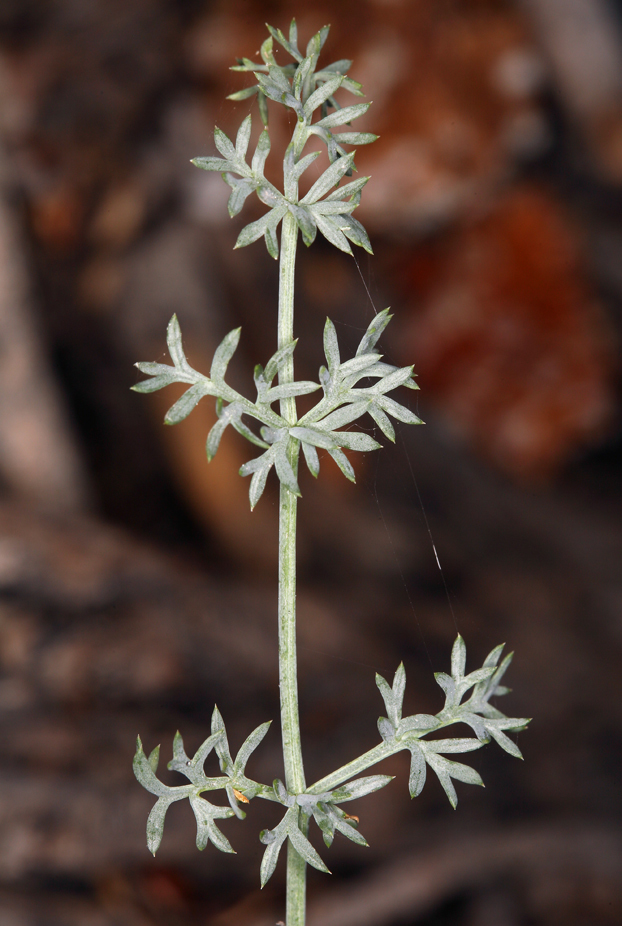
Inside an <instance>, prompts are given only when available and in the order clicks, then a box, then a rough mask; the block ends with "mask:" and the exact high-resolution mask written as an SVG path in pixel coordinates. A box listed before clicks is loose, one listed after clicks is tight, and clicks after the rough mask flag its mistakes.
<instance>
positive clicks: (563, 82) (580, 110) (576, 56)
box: [523, 0, 622, 183]
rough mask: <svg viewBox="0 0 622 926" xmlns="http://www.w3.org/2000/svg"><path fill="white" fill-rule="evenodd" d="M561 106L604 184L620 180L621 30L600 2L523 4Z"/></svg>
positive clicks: (539, 0)
mask: <svg viewBox="0 0 622 926" xmlns="http://www.w3.org/2000/svg"><path fill="white" fill-rule="evenodd" d="M523 3H524V5H525V7H526V8H527V9H528V10H529V11H530V12H531V14H532V17H533V22H534V25H535V28H536V32H537V34H538V36H539V39H540V42H541V44H542V47H543V48H544V50H545V52H546V54H547V55H548V57H549V59H550V61H551V64H552V66H553V69H554V71H555V77H556V88H557V91H558V93H559V95H560V97H561V99H562V101H563V104H564V106H565V107H566V109H567V111H568V112H569V113H570V115H571V116H572V118H573V119H574V121H575V123H576V124H577V126H578V127H579V129H580V131H581V133H582V135H583V138H584V141H585V142H586V144H587V146H588V148H590V149H591V150H592V152H593V155H594V157H595V160H596V163H597V165H598V167H599V169H600V171H601V172H602V173H603V174H604V176H605V177H606V178H607V179H608V180H612V181H614V182H616V183H620V182H622V31H621V30H620V28H619V25H618V23H617V22H616V20H615V18H614V16H613V12H612V8H611V7H612V5H610V4H609V3H607V2H605V0H523Z"/></svg>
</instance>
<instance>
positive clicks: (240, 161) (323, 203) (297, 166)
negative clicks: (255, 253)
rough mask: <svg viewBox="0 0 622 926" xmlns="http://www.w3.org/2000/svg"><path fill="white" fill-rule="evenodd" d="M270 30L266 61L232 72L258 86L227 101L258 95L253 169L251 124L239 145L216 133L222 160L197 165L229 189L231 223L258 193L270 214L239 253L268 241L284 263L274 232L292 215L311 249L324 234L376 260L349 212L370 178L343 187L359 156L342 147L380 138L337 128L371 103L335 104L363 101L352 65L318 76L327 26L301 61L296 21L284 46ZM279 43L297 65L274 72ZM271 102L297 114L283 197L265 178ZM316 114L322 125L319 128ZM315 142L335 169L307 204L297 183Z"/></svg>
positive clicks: (243, 235) (247, 234) (245, 235)
mask: <svg viewBox="0 0 622 926" xmlns="http://www.w3.org/2000/svg"><path fill="white" fill-rule="evenodd" d="M268 30H269V32H270V36H269V37H268V38H267V39H266V41H265V42H264V43H263V45H262V46H261V52H260V54H261V61H260V62H253V61H250V60H249V59H248V58H241V59H239V61H238V63H237V64H236V65H234V66H233V68H232V70H234V71H242V72H248V73H252V74H253V75H254V77H255V78H256V80H257V83H256V84H254V85H253V86H251V87H247V88H245V89H244V90H240V91H238V92H237V93H232V94H231V95H230V96H229V99H230V100H245V99H248V98H249V97H251V96H255V95H257V99H258V103H259V111H260V114H261V117H262V120H263V122H264V126H265V128H264V130H263V131H262V132H261V134H260V136H259V139H258V141H257V145H256V148H255V152H254V154H253V157H252V160H251V163H250V164H248V162H247V159H246V156H247V151H248V146H249V142H250V137H251V117H250V116H247V117H246V118H245V119H244V121H243V122H242V125H241V126H240V128H239V131H238V134H237V137H236V140H235V144H234V143H233V142H232V141H231V139H229V138H227V136H226V135H225V133H224V132H222V131H221V129H219V128H216V129H215V130H214V143H215V145H216V148H217V150H218V152H219V154H220V155H221V156H220V157H198V158H194V159H193V161H192V163H193V164H195V165H196V166H197V167H200V168H202V169H203V170H211V171H218V172H219V173H220V174H222V177H223V179H224V180H225V182H226V183H228V185H229V186H230V187H231V195H230V196H229V206H228V207H229V215H230V216H231V217H233V216H234V215H237V214H238V213H239V212H240V211H241V209H242V207H243V205H244V203H245V201H246V198H247V197H248V196H250V194H251V193H253V192H254V193H256V194H257V196H258V197H259V199H260V200H261V202H262V203H264V205H266V206H269V207H270V208H269V211H268V212H266V214H265V215H263V216H262V217H261V218H260V219H257V220H256V221H255V222H251V223H250V224H249V225H246V226H245V227H244V228H243V229H242V231H241V232H240V234H239V236H238V239H237V242H236V245H235V246H236V247H237V248H241V247H246V245H249V244H252V243H253V242H254V241H257V240H258V239H259V238H264V240H265V243H266V247H267V249H268V253H269V254H270V255H271V256H272V257H274V258H275V259H276V258H277V257H278V256H279V244H278V240H277V236H276V231H277V228H278V226H279V223H280V222H281V220H282V219H283V218H284V216H285V215H286V214H287V213H288V212H289V213H291V215H293V216H294V218H295V220H296V223H297V225H298V228H299V229H300V231H301V234H302V239H303V241H304V243H305V244H306V245H307V246H308V245H310V244H312V243H313V241H314V240H315V237H316V234H317V232H318V229H319V231H320V232H321V234H322V235H323V236H324V237H325V238H326V240H327V241H330V242H331V244H334V245H335V247H337V248H339V249H340V250H341V251H345V252H346V253H348V254H351V253H352V249H351V247H350V243H352V244H356V245H358V246H359V247H362V248H364V249H365V250H366V251H368V252H369V253H370V254H371V253H372V251H371V245H370V242H369V237H368V235H367V232H366V231H365V229H364V228H363V226H362V225H361V223H360V222H358V221H357V220H356V219H355V218H353V217H352V212H353V211H354V210H355V209H356V207H357V206H358V204H359V202H360V198H361V190H362V189H363V187H364V186H365V184H366V183H367V181H368V180H369V177H361V178H360V179H358V180H355V181H353V182H351V183H346V184H345V185H344V186H342V187H338V184H339V183H340V181H341V179H342V178H343V177H344V176H346V175H347V176H351V175H352V172H353V170H354V169H355V166H354V152H350V153H348V152H347V151H346V149H345V148H344V145H368V144H370V142H373V141H375V140H376V138H377V137H378V136H377V135H373V134H372V133H371V132H352V131H339V128H340V127H344V126H347V127H349V126H350V124H351V123H352V122H353V121H354V120H355V119H358V118H359V116H362V115H363V114H364V113H366V112H367V110H368V109H369V106H370V104H369V103H356V104H354V105H350V106H346V107H341V106H340V104H339V103H338V102H337V100H336V98H335V94H336V93H337V91H339V90H347V91H348V92H350V93H352V94H354V95H355V96H362V95H363V94H362V91H361V85H360V84H359V83H358V81H355V80H352V79H351V78H350V77H348V76H347V71H348V69H349V68H350V67H351V65H352V62H351V61H348V60H345V59H343V60H340V61H334V62H333V63H332V64H329V65H327V66H326V67H322V68H320V69H318V59H319V56H320V51H321V50H322V46H323V45H324V42H325V41H326V38H327V36H328V31H329V27H328V26H324V28H323V29H320V31H319V32H318V33H316V35H314V36H313V37H312V38H311V39H310V41H309V43H308V44H307V47H306V51H305V53H304V55H303V54H302V52H301V51H300V49H299V48H298V30H297V27H296V21H295V20H292V23H291V26H290V32H289V38H285V36H284V34H283V33H282V32H281V30H280V29H274V28H273V27H272V26H268ZM274 41H276V42H278V43H279V44H280V45H281V46H282V48H283V49H284V50H285V51H286V52H287V54H289V55H290V56H291V57H292V58H293V59H294V60H293V62H292V63H291V64H286V65H279V64H277V62H276V60H275V58H274V53H273V48H274ZM267 100H271V101H273V102H276V103H280V104H282V105H284V106H286V107H287V108H289V109H292V110H293V111H294V112H295V114H296V127H295V129H294V134H293V137H292V141H291V144H290V145H289V146H288V148H287V151H286V152H285V157H284V160H283V177H284V184H283V192H281V191H280V190H278V189H277V187H275V186H274V184H272V183H271V182H270V181H269V180H267V179H266V177H265V175H264V168H265V163H266V158H267V157H268V154H269V152H270V136H269V134H268V129H267V125H268V104H267ZM318 110H319V116H320V118H319V119H316V121H315V122H314V121H313V118H314V116H315V114H316V113H317V112H318ZM329 110H331V112H329ZM335 130H337V131H335ZM311 138H318V139H320V141H321V142H323V143H324V144H325V145H326V149H327V151H328V156H329V160H330V166H329V167H328V169H327V170H325V171H324V173H323V174H322V176H321V177H320V178H319V179H318V180H317V181H316V182H315V183H314V184H313V186H312V187H311V189H310V190H309V192H308V193H307V194H306V196H304V197H303V198H302V199H300V198H299V195H298V181H299V180H300V177H301V176H302V174H303V173H304V171H305V170H307V168H308V167H310V165H311V164H312V163H313V162H314V161H315V159H316V158H317V156H318V155H319V152H318V151H312V152H311V153H309V154H306V155H304V157H303V150H304V148H305V145H306V144H307V142H308V141H309V139H311ZM335 187H338V188H337V189H335Z"/></svg>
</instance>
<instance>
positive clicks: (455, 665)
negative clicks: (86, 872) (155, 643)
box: [134, 636, 529, 887]
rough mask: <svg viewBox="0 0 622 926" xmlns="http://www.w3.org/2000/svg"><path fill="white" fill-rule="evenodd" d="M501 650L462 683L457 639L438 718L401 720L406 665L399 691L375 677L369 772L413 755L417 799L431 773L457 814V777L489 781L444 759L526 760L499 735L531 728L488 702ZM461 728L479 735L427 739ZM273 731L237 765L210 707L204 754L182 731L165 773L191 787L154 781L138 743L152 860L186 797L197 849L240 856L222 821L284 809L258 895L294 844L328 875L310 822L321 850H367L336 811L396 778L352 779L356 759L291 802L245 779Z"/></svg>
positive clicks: (271, 834)
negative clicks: (252, 806) (152, 798)
mask: <svg viewBox="0 0 622 926" xmlns="http://www.w3.org/2000/svg"><path fill="white" fill-rule="evenodd" d="M502 650H503V646H497V647H495V649H493V650H492V652H491V653H490V654H489V655H488V657H487V658H486V660H485V661H484V665H483V667H482V668H481V669H477V670H476V671H475V672H471V673H470V674H469V675H465V674H464V669H465V661H466V649H465V646H464V641H463V640H462V637H460V636H458V638H457V639H456V642H455V643H454V646H453V650H452V661H451V674H450V675H446V674H445V673H437V675H436V679H437V681H438V683H439V684H440V685H441V687H442V689H443V691H444V692H445V696H446V700H445V705H444V707H443V708H442V710H440V711H439V712H438V714H436V715H431V714H414V715H412V716H410V717H402V703H403V700H404V690H405V687H406V672H405V670H404V666H403V665H400V666H399V668H398V670H397V672H396V673H395V677H394V679H393V685H389V684H388V682H386V681H385V679H384V678H382V676H380V675H377V676H376V684H377V685H378V688H379V689H380V693H381V695H382V698H383V700H384V703H385V708H386V711H387V716H386V717H380V718H379V720H378V729H379V731H380V735H381V737H382V743H381V744H380V745H379V746H378V747H377V748H376V749H375V750H371V751H370V753H369V754H367V755H369V756H370V758H369V760H368V761H367V766H366V767H369V766H371V765H373V764H375V763H376V762H378V761H380V760H381V759H383V758H385V757H387V756H390V755H393V754H394V753H396V752H400V751H402V750H408V751H409V752H410V754H411V769H410V778H409V790H410V795H411V797H416V796H417V795H418V794H420V793H421V790H422V788H423V786H424V784H425V779H426V768H427V766H428V765H429V766H430V768H432V769H433V770H434V772H435V773H436V775H437V776H438V779H439V781H440V783H441V785H442V786H443V788H444V789H445V792H446V794H447V797H448V798H449V801H450V803H451V805H452V807H456V805H457V803H458V798H457V795H456V789H455V787H454V785H453V782H452V779H454V780H457V781H463V782H466V783H467V784H479V785H481V784H483V782H482V780H481V778H480V776H479V774H478V773H477V772H476V771H475V769H473V768H471V767H470V766H468V765H463V764H462V763H460V762H454V761H451V760H449V759H446V758H445V755H446V754H456V753H463V752H472V751H473V750H475V749H479V748H480V747H481V746H484V745H486V743H488V742H489V741H490V739H491V738H493V739H495V740H497V742H498V743H499V745H500V746H501V747H502V748H503V749H505V750H506V752H509V753H510V755H513V756H517V757H519V758H520V757H521V754H520V751H519V749H518V747H517V745H516V743H514V741H513V740H511V739H509V737H508V736H506V734H505V732H503V731H509V730H511V731H518V730H522V729H524V727H525V726H526V725H527V723H528V722H529V721H528V720H527V718H525V717H506V716H505V714H502V713H501V711H499V710H497V709H496V708H495V707H493V706H492V705H491V704H490V698H491V697H493V696H498V695H502V694H506V693H507V691H508V689H507V688H505V687H503V686H502V685H501V684H500V682H501V679H502V677H503V675H504V673H505V671H506V669H507V668H508V666H509V664H510V662H511V659H512V656H511V654H510V655H509V656H506V658H505V659H504V660H503V661H502V662H501V664H499V658H500V656H501V651H502ZM471 689H473V690H472V693H471V696H470V697H469V699H468V700H467V701H464V700H463V699H464V696H465V695H466V694H467V692H468V691H470V690H471ZM456 723H466V724H469V725H470V726H471V727H472V728H473V730H474V732H475V737H455V738H451V739H429V738H427V737H428V736H429V734H435V733H437V732H438V731H439V730H442V729H444V728H445V727H448V726H450V725H452V724H456ZM269 727H270V724H269V723H263V724H261V725H260V726H259V727H257V728H256V729H255V730H254V731H253V732H252V733H251V734H250V736H248V737H247V739H246V740H245V742H244V743H243V744H242V746H241V748H240V750H239V752H238V754H237V756H236V757H235V759H233V758H232V756H231V752H230V750H229V742H228V739H227V734H226V731H225V724H224V721H223V719H222V717H221V715H220V712H219V711H218V708H214V713H213V715H212V732H211V735H210V736H209V737H208V738H207V739H206V740H205V742H204V743H203V744H202V745H201V746H200V747H199V748H198V750H197V752H196V754H195V755H194V757H193V758H192V759H190V758H189V757H188V756H187V755H186V752H185V749H184V744H183V741H182V738H181V736H180V734H179V733H177V734H176V736H175V740H174V742H173V759H172V761H171V762H169V764H168V768H169V769H172V770H173V771H177V772H180V773H181V774H182V775H184V776H185V777H186V778H188V779H189V781H190V784H189V785H181V786H177V787H171V786H169V785H165V784H163V783H162V782H161V781H160V780H159V779H158V778H157V777H156V772H157V768H158V758H159V749H160V747H159V746H158V747H156V748H155V749H154V750H153V752H152V753H151V755H150V756H149V758H147V756H146V755H145V753H144V751H143V747H142V743H141V741H140V738H139V739H138V744H137V748H136V756H135V758H134V773H135V775H136V778H137V779H138V781H139V782H140V783H141V784H142V785H143V786H144V787H145V788H146V789H147V791H150V792H151V793H152V794H155V795H156V796H157V798H158V800H157V802H156V804H155V805H154V807H153V809H152V811H151V813H150V814H149V819H148V821H147V845H148V847H149V849H150V850H151V852H153V853H154V854H155V852H156V850H157V849H158V847H159V845H160V842H161V840H162V833H163V829H164V818H165V816H166V812H167V810H168V808H169V807H170V805H171V804H172V803H174V802H175V801H179V800H183V799H184V798H188V799H189V801H190V804H191V806H192V809H193V811H194V814H195V817H196V821H197V846H198V848H199V849H204V848H205V846H206V845H207V843H208V842H211V843H212V844H213V845H214V846H215V847H216V848H217V849H220V851H221V852H233V851H234V850H233V848H232V847H231V844H230V843H229V840H228V839H227V838H226V837H225V836H224V835H223V833H222V832H221V831H220V830H219V829H218V827H217V826H216V823H215V821H216V820H221V819H226V818H228V817H233V816H236V817H238V818H239V819H243V818H244V816H245V813H244V811H243V810H242V807H241V806H240V805H241V804H247V803H249V801H251V800H252V799H253V798H255V797H260V798H263V799H264V800H268V801H273V802H276V803H278V804H281V805H283V807H285V808H286V809H285V814H284V816H283V818H282V819H281V821H280V823H278V824H277V826H275V827H274V828H273V829H271V830H263V831H262V832H261V834H260V837H259V838H260V840H261V842H262V843H263V844H264V845H265V846H266V849H265V851H264V856H263V860H262V863H261V873H260V874H261V885H262V887H263V885H264V884H265V883H266V882H267V880H268V879H269V878H270V876H271V875H272V873H273V872H274V869H275V867H276V864H277V860H278V857H279V853H280V850H281V848H282V847H283V845H284V844H285V842H286V841H287V840H288V839H289V840H290V842H291V843H292V844H293V845H294V847H295V849H296V851H297V852H298V853H299V854H300V855H301V856H302V857H303V858H304V859H305V861H306V862H308V863H309V865H312V866H313V867H314V868H317V869H318V870H320V871H326V872H327V871H328V868H327V867H326V865H325V864H324V862H323V861H322V859H321V857H320V856H319V854H318V853H317V851H316V850H315V849H314V847H313V846H312V844H311V843H310V842H309V839H308V837H307V835H306V833H307V829H308V823H309V821H310V819H314V820H315V822H316V823H317V825H318V827H319V829H320V831H321V833H322V836H323V839H324V842H325V844H326V845H327V846H329V847H330V846H331V845H332V842H333V839H334V836H335V832H339V833H341V834H342V835H344V836H346V837H347V838H348V839H350V840H352V841H353V842H356V843H358V844H359V845H361V846H366V845H367V841H366V840H365V838H364V837H363V836H362V835H361V834H360V833H359V831H358V818H357V817H355V816H352V815H350V814H348V813H346V812H345V811H344V810H342V808H341V807H340V806H339V805H340V804H344V803H346V802H347V801H354V800H358V799H359V798H361V797H364V796H366V795H367V794H371V793H373V792H374V791H377V790H378V789H380V788H384V787H385V785H387V784H389V782H390V781H391V780H392V779H391V776H389V775H369V776H366V777H364V778H354V777H353V775H355V774H357V764H358V763H360V760H354V762H352V763H349V766H352V768H351V769H350V767H349V766H348V765H346V766H344V767H343V769H340V770H339V778H340V780H341V782H342V783H341V784H339V785H338V786H336V787H333V788H330V789H328V790H325V791H318V790H317V786H313V785H312V786H310V787H309V788H306V789H305V790H304V791H303V792H301V793H300V794H295V793H292V792H290V791H288V790H287V788H286V787H285V785H284V784H283V782H281V781H280V780H279V779H278V778H277V779H276V780H275V781H274V782H273V783H272V785H264V784H260V783H259V782H257V781H254V780H253V779H252V778H249V777H248V776H247V775H246V764H247V762H248V760H249V758H250V756H251V755H252V753H253V752H254V750H255V749H256V748H257V746H259V744H260V743H261V741H262V740H263V738H264V736H265V735H266V733H267V732H268V729H269ZM212 751H214V752H215V753H216V755H217V757H218V760H219V764H220V771H221V773H222V774H221V775H220V776H216V777H210V776H208V775H207V774H206V773H205V771H204V768H203V766H204V763H205V760H206V758H207V757H208V756H209V754H210V753H211V752H212ZM217 790H223V791H225V793H226V796H227V799H228V803H229V806H227V807H223V806H217V805H214V804H211V803H210V802H209V801H207V800H206V799H205V798H204V797H202V796H201V795H203V794H204V793H205V792H208V791H217Z"/></svg>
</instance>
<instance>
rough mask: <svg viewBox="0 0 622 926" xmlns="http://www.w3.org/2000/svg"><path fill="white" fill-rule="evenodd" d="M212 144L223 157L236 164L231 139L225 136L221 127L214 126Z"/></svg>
mask: <svg viewBox="0 0 622 926" xmlns="http://www.w3.org/2000/svg"><path fill="white" fill-rule="evenodd" d="M214 144H215V145H216V147H217V148H218V150H219V151H220V153H221V154H222V156H223V157H224V158H226V159H227V160H228V161H231V162H232V163H233V164H236V165H237V164H238V155H237V152H236V150H235V147H234V146H233V143H232V142H231V139H229V138H227V136H226V135H225V133H224V132H223V131H222V129H219V128H218V126H215V128H214Z"/></svg>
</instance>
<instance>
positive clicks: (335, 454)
mask: <svg viewBox="0 0 622 926" xmlns="http://www.w3.org/2000/svg"><path fill="white" fill-rule="evenodd" d="M328 452H329V454H330V455H331V457H332V458H333V460H334V461H335V463H336V464H337V466H338V467H339V469H340V470H341V472H342V473H343V475H344V476H345V477H346V479H349V480H350V482H356V476H355V474H354V469H353V468H352V464H351V463H350V461H349V460H348V458H347V456H346V455H345V453H344V452H343V450H340V449H339V448H338V447H335V449H334V450H331V449H330V448H329V449H328Z"/></svg>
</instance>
